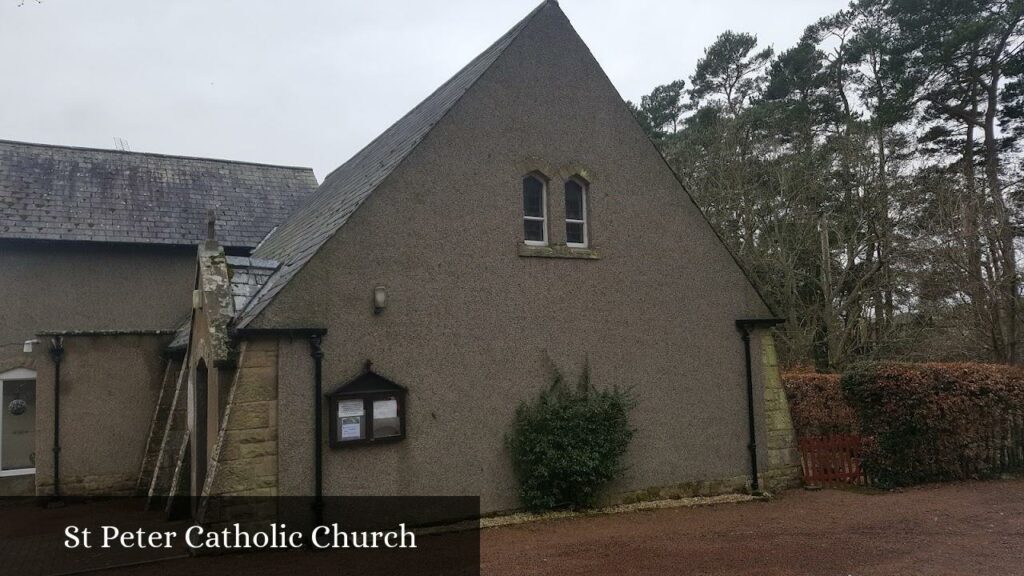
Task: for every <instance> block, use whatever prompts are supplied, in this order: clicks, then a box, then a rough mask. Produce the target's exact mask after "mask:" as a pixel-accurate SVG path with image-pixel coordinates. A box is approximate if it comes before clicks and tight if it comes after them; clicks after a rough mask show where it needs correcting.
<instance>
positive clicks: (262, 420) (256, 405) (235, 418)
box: [227, 402, 273, 430]
mask: <svg viewBox="0 0 1024 576" xmlns="http://www.w3.org/2000/svg"><path fill="white" fill-rule="evenodd" d="M272 408H273V406H272V405H271V403H270V402H240V403H234V402H233V403H232V404H231V407H230V408H229V410H230V414H229V417H228V425H227V429H228V430H248V429H252V428H267V427H269V426H270V414H271V410H272Z"/></svg>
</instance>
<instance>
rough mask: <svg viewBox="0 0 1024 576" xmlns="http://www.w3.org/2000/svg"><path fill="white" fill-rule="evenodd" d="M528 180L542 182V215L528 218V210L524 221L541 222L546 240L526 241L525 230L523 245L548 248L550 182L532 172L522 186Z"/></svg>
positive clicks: (524, 211) (527, 175)
mask: <svg viewBox="0 0 1024 576" xmlns="http://www.w3.org/2000/svg"><path fill="white" fill-rule="evenodd" d="M527 178H533V179H534V180H536V181H538V182H540V213H541V215H540V216H527V215H526V210H523V220H524V221H525V220H530V221H532V222H537V221H540V226H541V231H542V232H543V233H544V239H543V240H527V239H526V229H525V228H524V229H523V244H526V245H527V246H547V245H548V181H547V179H546V178H542V177H541V176H539V175H538V174H536V173H533V172H531V173H529V174H526V175H524V176H523V179H522V180H521V181H520V184H522V182H523V181H525V180H526V179H527ZM522 194H523V192H520V198H521V197H522ZM521 204H522V200H521V199H520V205H521Z"/></svg>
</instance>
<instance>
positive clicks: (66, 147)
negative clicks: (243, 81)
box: [0, 138, 313, 170]
mask: <svg viewBox="0 0 1024 576" xmlns="http://www.w3.org/2000/svg"><path fill="white" fill-rule="evenodd" d="M0 144H14V145H16V146H37V147H39V148H59V149H62V150H83V151H88V152H109V153H112V154H129V155H134V156H156V157H159V158H178V159H182V160H201V161H204V162H222V163H225V164H244V165H247V166H266V167H268V168H285V169H289V170H312V169H313V168H311V167H309V166H292V165H290V164H270V163H267V162H252V161H249V160H230V159H227V158H210V157H207V156H188V155H185V154H164V153H162V152H136V151H135V150H118V149H116V148H94V147H91V146H71V145H68V144H48V143H44V142H25V141H23V140H7V139H4V138H0Z"/></svg>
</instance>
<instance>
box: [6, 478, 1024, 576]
mask: <svg viewBox="0 0 1024 576" xmlns="http://www.w3.org/2000/svg"><path fill="white" fill-rule="evenodd" d="M480 540H481V556H482V558H481V567H482V574H484V575H504V574H515V575H521V574H522V575H547V574H551V575H555V574H557V575H583V574H586V575H588V576H600V575H615V576H623V575H630V574H721V575H747V574H751V575H752V574H757V575H773V574H787V575H789V574H807V575H816V576H817V575H843V576H846V575H855V576H867V575H886V576H896V575H918V574H921V575H925V574H926V575H946V574H958V575H959V574H965V575H966V574H998V575H1004V574H1010V575H1012V574H1021V575H1024V480H1022V479H1017V480H1000V481H989V482H967V483H959V484H944V485H932V486H924V487H918V488H913V489H909V490H905V491H903V492H887V493H865V492H851V491H841V490H821V491H817V492H808V491H803V490H795V491H791V492H786V493H784V494H782V495H779V496H778V497H776V498H775V499H773V500H771V501H769V502H747V503H740V504H720V505H715V506H709V507H703V508H674V509H663V510H653V511H647V512H633V513H626V514H615V515H603V516H588V517H583V518H574V519H566V520H551V521H542V522H535V523H529V524H521V525H516V526H509V527H502V528H491V529H486V530H484V531H483V532H482V533H481V536H480ZM324 558H325V557H324V556H317V555H316V554H315V553H314V554H307V553H303V552H299V553H290V552H289V553H280V552H277V553H259V554H243V555H232V556H215V557H202V558H185V559H178V560H169V561H164V562H159V563H155V564H147V565H142V566H135V567H128V568H120V569H115V570H109V571H103V572H101V573H100V574H103V575H111V576H115V575H123V576H127V575H133V576H134V575H157V574H195V575H211V576H213V575H218V576H220V575H224V574H259V575H263V574H270V575H285V574H296V573H301V574H341V573H346V571H345V570H342V567H341V566H338V565H333V566H332V565H323V564H324V563H323V562H322V560H323V559H324ZM423 568H424V569H425V570H426V571H424V572H423V573H424V574H427V573H430V574H438V573H444V570H443V569H442V570H438V569H437V568H438V567H437V566H432V567H430V568H429V569H427V567H425V566H424V567H423ZM2 571H3V570H2V569H0V572H2Z"/></svg>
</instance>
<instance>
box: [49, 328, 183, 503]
mask: <svg viewBox="0 0 1024 576" xmlns="http://www.w3.org/2000/svg"><path fill="white" fill-rule="evenodd" d="M61 338H62V340H63V347H64V355H63V359H62V361H61V365H60V486H61V493H62V494H63V495H68V496H81V495H105V496H110V495H130V494H133V493H135V491H136V486H137V482H138V478H139V470H140V468H141V466H142V460H143V456H144V453H145V451H146V442H147V433H148V431H149V428H150V423H151V422H152V418H153V410H154V409H155V408H156V406H157V398H158V397H159V395H160V389H161V383H162V381H163V379H164V377H165V372H166V367H167V360H166V359H165V358H164V356H163V350H164V348H165V347H166V346H167V343H168V342H169V341H170V339H171V335H170V334H168V333H164V332H140V333H131V332H121V333H83V334H74V333H64V334H63V335H62V336H61ZM36 350H37V351H36V353H35V365H36V368H37V376H36V439H35V441H36V476H35V481H36V495H37V496H47V495H51V494H53V488H54V486H53V479H54V474H53V473H54V467H53V462H54V461H53V451H52V447H53V438H54V436H53V433H54V429H53V422H54V376H55V374H56V371H55V368H54V364H53V361H52V360H51V358H50V354H49V351H48V347H47V346H37V347H36Z"/></svg>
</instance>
